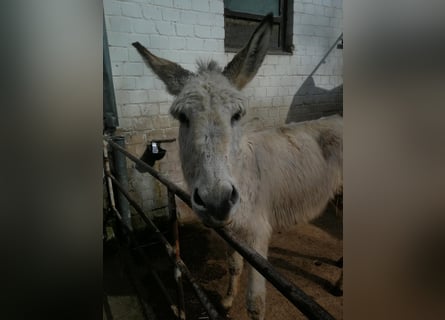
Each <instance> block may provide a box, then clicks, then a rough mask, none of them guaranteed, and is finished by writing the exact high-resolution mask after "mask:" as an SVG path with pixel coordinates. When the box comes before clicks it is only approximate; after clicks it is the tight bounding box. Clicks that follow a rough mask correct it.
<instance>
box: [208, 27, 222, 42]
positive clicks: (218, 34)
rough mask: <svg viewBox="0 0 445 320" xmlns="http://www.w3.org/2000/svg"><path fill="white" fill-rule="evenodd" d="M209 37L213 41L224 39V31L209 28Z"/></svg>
mask: <svg viewBox="0 0 445 320" xmlns="http://www.w3.org/2000/svg"><path fill="white" fill-rule="evenodd" d="M210 33H211V36H212V38H214V39H224V37H225V31H224V28H220V27H211V31H210Z"/></svg>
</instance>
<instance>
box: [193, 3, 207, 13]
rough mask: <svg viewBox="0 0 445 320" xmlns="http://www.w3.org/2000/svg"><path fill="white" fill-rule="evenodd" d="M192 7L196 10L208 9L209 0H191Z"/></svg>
mask: <svg viewBox="0 0 445 320" xmlns="http://www.w3.org/2000/svg"><path fill="white" fill-rule="evenodd" d="M192 9H193V10H196V11H206V12H208V11H210V6H209V0H192Z"/></svg>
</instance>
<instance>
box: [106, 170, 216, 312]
mask: <svg viewBox="0 0 445 320" xmlns="http://www.w3.org/2000/svg"><path fill="white" fill-rule="evenodd" d="M106 175H107V176H108V177H110V179H111V180H112V181H113V184H114V185H115V186H117V188H118V189H119V191H120V192H121V193H122V194H123V195H124V196H125V197H126V198H127V200H128V201H129V202H130V204H131V205H132V206H133V208H134V209H135V210H136V212H137V213H138V215H139V216H140V217H141V218H142V220H143V221H144V222H145V223H146V224H147V225H148V226H150V227H151V228H152V229H153V232H154V235H155V236H156V237H157V238H158V239H159V240H160V241H161V242H162V244H164V247H165V249H166V251H167V254H168V256H169V257H170V259H171V260H172V262H173V263H174V264H176V265H178V267H179V270H180V271H181V273H182V274H184V275H185V276H186V278H187V280H188V281H189V282H190V283H191V285H192V287H193V290H194V292H195V294H196V296H197V297H198V299H199V301H200V302H201V304H202V305H203V307H204V308H205V309H206V311H207V313H208V315H209V317H210V319H212V320H223V319H225V318H223V317H222V316H221V315H219V313H218V311H216V309H215V307H214V306H213V304H212V303H211V302H210V301H209V299H208V297H207V295H206V294H205V293H204V291H203V290H202V289H201V287H200V286H199V285H198V284H197V282H196V280H195V278H194V277H193V276H192V274H191V273H190V270H189V269H188V268H187V266H186V265H185V263H184V261H182V259H179V260H176V255H175V250H174V249H173V247H172V246H171V245H170V243H169V242H168V241H167V239H165V237H164V235H163V234H162V233H161V231H159V229H158V228H157V227H156V225H155V224H154V223H153V221H151V219H150V218H148V217H147V216H146V215H145V214H144V211H143V210H142V208H141V207H140V206H139V205H138V203H137V202H136V201H135V200H134V199H133V198H131V196H130V194H129V193H128V192H127V191H126V190H125V189H124V188H123V186H122V185H121V184H120V183H119V181H118V180H117V179H116V178H115V177H113V176H112V175H111V174H109V173H106Z"/></svg>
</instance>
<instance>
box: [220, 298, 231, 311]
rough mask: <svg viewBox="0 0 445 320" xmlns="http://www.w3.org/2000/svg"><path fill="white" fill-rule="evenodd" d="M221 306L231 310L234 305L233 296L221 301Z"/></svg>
mask: <svg viewBox="0 0 445 320" xmlns="http://www.w3.org/2000/svg"><path fill="white" fill-rule="evenodd" d="M221 304H222V306H223V307H224V309H226V310H229V309H230V308H232V305H233V296H225V297H224V298H223V299H222V300H221Z"/></svg>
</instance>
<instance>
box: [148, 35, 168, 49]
mask: <svg viewBox="0 0 445 320" xmlns="http://www.w3.org/2000/svg"><path fill="white" fill-rule="evenodd" d="M169 46H170V43H169V39H168V38H166V37H161V36H159V35H150V48H154V49H168V48H169Z"/></svg>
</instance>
